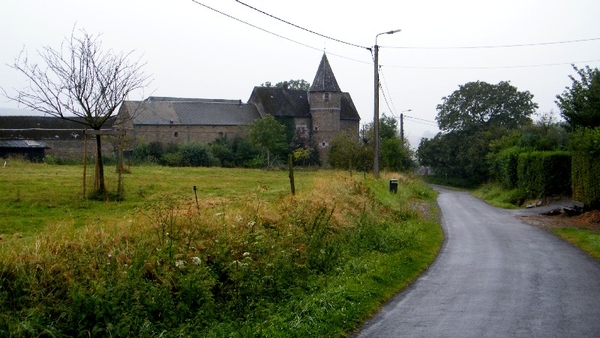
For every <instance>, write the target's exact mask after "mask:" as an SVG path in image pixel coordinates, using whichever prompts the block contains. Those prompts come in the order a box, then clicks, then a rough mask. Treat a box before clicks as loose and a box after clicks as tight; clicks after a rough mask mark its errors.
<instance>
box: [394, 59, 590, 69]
mask: <svg viewBox="0 0 600 338" xmlns="http://www.w3.org/2000/svg"><path fill="white" fill-rule="evenodd" d="M593 62H600V60H585V61H574V62H561V63H544V64H533V65H517V66H466V67H457V66H452V67H450V66H448V67H446V66H398V65H385V66H386V67H392V68H404V69H430V70H469V69H471V70H472V69H517V68H538V67H556V66H565V65H572V64H578V63H593Z"/></svg>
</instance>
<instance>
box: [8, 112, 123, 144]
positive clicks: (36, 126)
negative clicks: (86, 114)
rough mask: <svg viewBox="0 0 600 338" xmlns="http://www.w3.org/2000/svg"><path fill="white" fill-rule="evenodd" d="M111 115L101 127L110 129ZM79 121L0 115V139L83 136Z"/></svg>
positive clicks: (58, 138)
mask: <svg viewBox="0 0 600 338" xmlns="http://www.w3.org/2000/svg"><path fill="white" fill-rule="evenodd" d="M115 119H116V118H115V117H111V118H110V119H108V120H107V122H106V123H105V124H104V126H103V128H102V129H111V128H112V126H113V123H114V121H115ZM84 129H85V126H84V125H83V124H81V123H76V122H72V121H67V120H63V119H59V118H57V117H50V116H0V139H19V140H22V139H34V140H47V139H53V140H72V139H78V138H81V137H82V136H83V130H84Z"/></svg>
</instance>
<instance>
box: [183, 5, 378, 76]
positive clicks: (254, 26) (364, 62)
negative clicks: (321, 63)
mask: <svg viewBox="0 0 600 338" xmlns="http://www.w3.org/2000/svg"><path fill="white" fill-rule="evenodd" d="M192 2H194V3H196V4H197V5H200V6H202V7H204V8H206V9H209V10H211V11H213V12H215V13H218V14H221V15H223V16H225V17H228V18H230V19H232V20H235V21H237V22H240V23H243V24H244V25H247V26H250V27H252V28H255V29H258V30H260V31H262V32H265V33H267V34H271V35H273V36H276V37H278V38H281V39H284V40H287V41H289V42H292V43H295V44H297V45H300V46H303V47H306V48H310V49H313V50H317V51H322V49H320V48H316V47H313V46H310V45H307V44H305V43H302V42H299V41H296V40H293V39H290V38H288V37H285V36H283V35H281V34H277V33H274V32H271V31H269V30H267V29H264V28H262V27H259V26H257V25H254V24H251V23H249V22H247V21H244V20H242V19H238V18H236V17H234V16H232V15H229V14H227V13H224V12H221V11H219V10H218V9H215V8H212V7H210V6H208V5H205V4H203V3H201V2H199V1H197V0H192ZM367 49H368V48H367ZM327 54H328V55H333V56H337V57H339V58H342V59H346V60H350V61H354V62H357V63H363V64H369V65H370V64H371V63H370V62H366V61H362V60H356V59H353V58H350V57H347V56H344V55H340V54H335V53H331V52H327Z"/></svg>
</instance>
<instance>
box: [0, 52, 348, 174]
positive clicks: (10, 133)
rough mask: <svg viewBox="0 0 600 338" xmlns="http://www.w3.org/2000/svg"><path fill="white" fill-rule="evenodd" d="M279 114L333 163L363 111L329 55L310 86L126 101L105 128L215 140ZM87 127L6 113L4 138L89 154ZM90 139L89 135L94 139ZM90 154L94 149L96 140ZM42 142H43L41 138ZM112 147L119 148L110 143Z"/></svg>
mask: <svg viewBox="0 0 600 338" xmlns="http://www.w3.org/2000/svg"><path fill="white" fill-rule="evenodd" d="M267 115H272V116H274V117H275V118H276V119H277V120H279V121H280V122H282V123H284V124H285V125H286V126H288V127H289V128H294V130H295V140H296V141H297V143H299V144H304V145H308V146H310V147H313V148H315V149H317V151H318V153H319V157H320V159H321V161H322V162H323V163H327V154H328V153H329V145H330V143H331V141H332V140H333V138H335V136H336V135H337V134H339V133H340V132H342V131H349V132H351V133H353V134H355V135H356V137H357V138H358V132H359V125H360V116H359V114H358V111H357V110H356V107H355V106H354V103H353V102H352V98H351V97H350V94H349V93H346V92H342V91H341V89H340V87H339V85H338V83H337V80H336V78H335V75H334V74H333V71H332V69H331V66H330V64H329V61H328V59H327V56H326V55H325V54H323V57H322V59H321V62H320V64H319V67H318V69H317V73H316V75H315V77H314V80H313V82H312V85H311V87H310V89H309V90H308V91H306V90H293V89H289V88H288V87H287V86H286V85H284V86H283V87H281V88H279V87H254V89H253V90H252V92H251V94H250V98H249V99H248V102H247V103H244V102H242V100H223V99H201V98H174V97H149V98H147V99H145V100H143V101H125V102H124V103H123V104H122V105H121V107H120V109H119V112H118V115H117V117H113V118H111V119H110V120H109V121H108V122H107V123H106V124H105V126H104V128H103V129H124V130H125V131H126V133H127V139H128V143H129V142H133V144H135V142H138V141H143V142H146V143H150V142H161V143H163V144H168V143H185V142H200V143H211V142H213V141H215V140H217V139H219V138H229V139H235V138H237V137H245V136H247V135H248V133H249V128H248V127H249V126H250V125H251V124H252V123H254V121H256V120H258V119H261V118H263V117H265V116H267ZM83 135H84V126H83V125H82V124H80V123H75V122H72V121H67V120H61V119H58V118H56V117H40V116H4V117H0V140H5V141H14V140H21V141H24V140H30V141H38V142H43V143H44V144H45V145H46V148H45V155H53V156H57V157H61V158H77V159H80V158H81V156H83V146H84V143H83V139H84V138H83ZM88 139H89V138H88ZM90 141H91V142H88V144H87V146H88V153H90V154H92V153H94V144H95V142H93V140H90ZM40 144H41V143H40ZM104 146H105V149H106V150H107V151H109V152H110V151H114V149H113V148H114V146H112V145H111V143H110V142H104Z"/></svg>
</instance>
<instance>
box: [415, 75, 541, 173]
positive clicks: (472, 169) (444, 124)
mask: <svg viewBox="0 0 600 338" xmlns="http://www.w3.org/2000/svg"><path fill="white" fill-rule="evenodd" d="M532 98H533V95H531V94H530V93H529V92H527V91H525V92H520V91H518V90H517V89H516V88H515V87H513V86H511V85H510V83H508V82H500V83H498V84H497V85H492V84H488V83H485V82H480V81H477V82H469V83H467V84H465V85H462V86H459V89H458V90H456V91H454V92H453V93H452V94H451V95H450V96H448V97H444V98H443V99H442V100H443V102H442V103H441V104H439V105H438V106H437V110H438V116H437V117H436V119H437V121H438V125H439V127H440V129H441V130H442V132H441V133H439V134H438V135H436V136H435V137H434V138H433V139H431V140H430V139H423V140H421V143H420V144H419V149H418V150H417V157H418V159H419V161H420V163H421V164H422V165H427V166H431V167H432V168H433V170H434V172H436V173H437V174H440V175H443V176H447V177H450V178H458V179H461V180H463V181H465V183H466V184H471V185H472V184H478V183H482V182H485V181H486V180H487V179H488V178H489V175H490V173H489V166H488V162H487V161H486V157H487V155H488V153H489V152H490V142H492V141H493V140H497V139H500V138H502V137H503V136H505V135H507V134H509V133H510V132H511V130H516V129H517V128H524V127H526V126H529V125H531V123H532V121H531V118H530V116H531V115H532V114H533V113H534V111H535V109H536V108H537V104H535V103H534V102H532Z"/></svg>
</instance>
